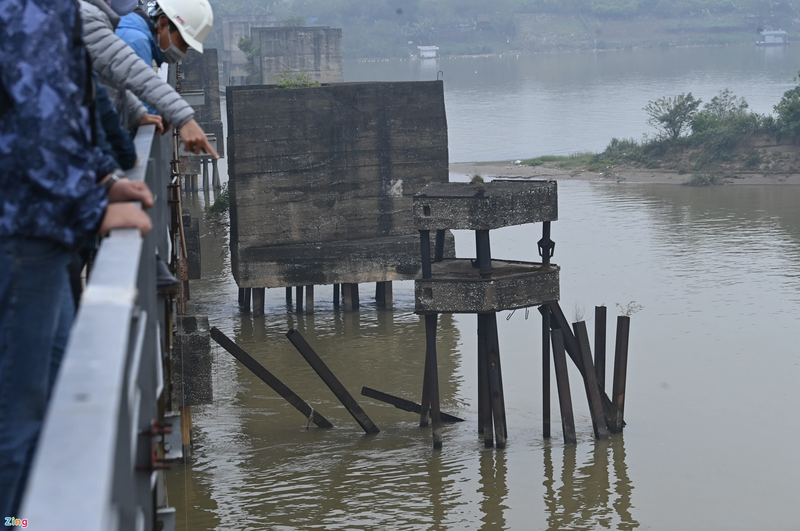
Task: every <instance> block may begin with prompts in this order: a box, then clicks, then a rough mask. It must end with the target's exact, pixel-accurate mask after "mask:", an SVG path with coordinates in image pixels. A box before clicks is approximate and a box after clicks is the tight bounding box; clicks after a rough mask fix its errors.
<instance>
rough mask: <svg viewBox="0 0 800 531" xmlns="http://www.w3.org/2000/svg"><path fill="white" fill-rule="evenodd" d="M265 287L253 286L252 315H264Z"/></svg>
mask: <svg viewBox="0 0 800 531" xmlns="http://www.w3.org/2000/svg"><path fill="white" fill-rule="evenodd" d="M265 291H266V289H265V288H253V315H254V316H256V315H264V294H265Z"/></svg>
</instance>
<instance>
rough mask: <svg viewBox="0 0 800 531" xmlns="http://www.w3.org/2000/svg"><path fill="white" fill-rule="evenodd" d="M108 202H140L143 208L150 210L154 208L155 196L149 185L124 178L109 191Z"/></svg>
mask: <svg viewBox="0 0 800 531" xmlns="http://www.w3.org/2000/svg"><path fill="white" fill-rule="evenodd" d="M108 201H109V203H121V202H123V201H139V202H140V203H141V204H142V208H150V207H151V206H153V194H152V192H150V188H149V187H148V186H147V184H145V183H143V182H141V181H131V180H129V179H125V178H123V179H118V180H117V182H116V183H114V184H113V185H112V186H111V188H110V189H109V190H108Z"/></svg>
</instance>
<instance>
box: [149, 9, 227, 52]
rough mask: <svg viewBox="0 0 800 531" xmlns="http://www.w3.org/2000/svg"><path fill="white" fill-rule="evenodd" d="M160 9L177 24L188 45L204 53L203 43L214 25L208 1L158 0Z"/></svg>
mask: <svg viewBox="0 0 800 531" xmlns="http://www.w3.org/2000/svg"><path fill="white" fill-rule="evenodd" d="M158 8H160V10H161V11H163V13H164V15H166V17H167V18H168V19H169V21H170V22H172V23H173V24H175V27H177V28H178V31H179V32H180V34H181V37H183V40H184V41H186V44H188V45H189V46H190V47H191V48H192V49H193V50H197V51H198V52H200V53H203V41H204V40H206V37H207V36H208V33H209V32H210V31H211V26H212V25H213V24H214V13H212V11H211V4H209V3H208V0H158Z"/></svg>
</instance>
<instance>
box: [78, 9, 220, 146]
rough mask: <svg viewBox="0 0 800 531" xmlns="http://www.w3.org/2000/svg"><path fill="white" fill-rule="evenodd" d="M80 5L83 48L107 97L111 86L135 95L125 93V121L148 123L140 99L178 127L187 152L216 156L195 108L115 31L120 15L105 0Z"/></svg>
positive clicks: (112, 95) (112, 89) (111, 90)
mask: <svg viewBox="0 0 800 531" xmlns="http://www.w3.org/2000/svg"><path fill="white" fill-rule="evenodd" d="M80 4H81V18H82V19H83V33H84V40H85V41H86V48H87V49H88V51H89V56H90V58H91V60H92V66H93V68H94V70H95V71H96V72H97V73H98V75H99V76H100V81H101V82H102V83H103V84H104V85H106V86H107V87H108V88H109V96H111V97H112V99H113V97H114V94H113V92H114V89H116V90H120V91H122V90H126V91H130V93H133V95H135V97H134V96H133V95H132V94H130V93H126V94H125V98H126V99H125V102H126V111H125V113H127V115H128V116H127V118H128V123H131V118H132V119H133V121H132V123H148V120H152V118H148V117H149V116H152V115H148V114H147V110H146V109H145V107H144V106H143V105H142V104H141V103H140V102H139V101H138V100H137V99H136V98H138V99H141V100H143V101H144V102H146V103H147V104H148V105H150V106H151V107H152V108H154V109H156V110H157V111H158V112H159V113H161V116H163V117H164V119H165V120H166V121H167V122H168V123H171V124H173V125H174V126H176V127H178V128H179V129H180V135H181V139H182V140H183V144H184V146H186V150H187V151H191V152H193V153H195V154H197V153H200V152H201V151H202V152H204V153H209V154H211V155H212V156H213V157H215V158H217V157H218V155H217V152H216V151H214V148H213V147H211V145H210V144H209V143H208V139H207V138H206V134H205V132H204V131H203V129H202V128H201V127H200V125H198V123H197V122H196V121H195V119H194V109H192V107H191V106H190V105H189V104H188V103H186V101H185V100H184V99H183V98H181V96H180V95H179V94H178V93H177V92H176V91H175V89H173V88H172V87H171V86H170V85H169V84H167V83H164V82H163V81H162V80H161V79H160V78H159V77H158V75H157V74H156V72H155V71H154V70H153V68H152V66H151V65H148V64H147V63H145V62H144V61H143V60H142V59H141V58H140V57H139V56H138V55H136V53H135V52H134V51H133V49H131V48H130V47H129V46H128V45H127V44H125V42H123V41H122V40H121V39H120V38H119V37H117V36H116V35H115V34H114V28H115V27H116V25H117V24H118V23H119V15H118V14H117V13H115V12H114V11H113V10H111V8H109V7H108V4H106V3H105V1H104V0H82V1H81V2H80ZM209 10H210V7H209ZM209 24H210V21H209ZM123 118H126V117H123ZM142 120H144V122H143V121H142ZM149 123H153V122H149Z"/></svg>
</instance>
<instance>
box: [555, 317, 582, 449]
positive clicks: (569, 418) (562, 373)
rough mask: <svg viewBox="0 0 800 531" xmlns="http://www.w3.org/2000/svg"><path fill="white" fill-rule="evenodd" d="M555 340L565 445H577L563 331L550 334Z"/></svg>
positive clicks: (557, 383) (557, 385)
mask: <svg viewBox="0 0 800 531" xmlns="http://www.w3.org/2000/svg"><path fill="white" fill-rule="evenodd" d="M550 337H551V339H552V340H553V365H554V367H555V373H556V387H558V403H559V406H560V407H561V429H562V430H563V432H564V443H565V444H575V443H577V442H578V439H577V438H576V437H575V418H574V416H573V414H572V396H571V395H570V392H569V376H568V374H567V357H566V355H565V353H564V334H563V331H562V330H561V329H560V328H559V329H555V330H553V331H552V332H551V333H550Z"/></svg>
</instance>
